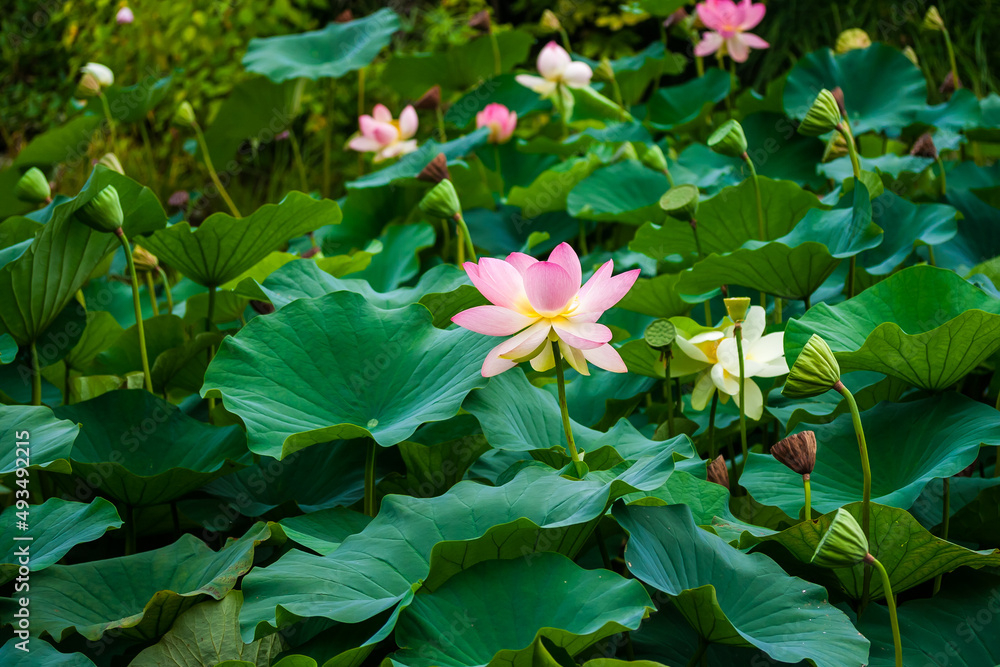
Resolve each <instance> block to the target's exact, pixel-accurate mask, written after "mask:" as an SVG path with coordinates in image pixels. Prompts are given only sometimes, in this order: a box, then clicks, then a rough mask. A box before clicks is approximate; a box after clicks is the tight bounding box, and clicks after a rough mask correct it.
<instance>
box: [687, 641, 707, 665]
mask: <svg viewBox="0 0 1000 667" xmlns="http://www.w3.org/2000/svg"><path fill="white" fill-rule="evenodd" d="M706 651H708V640H707V639H705V638H704V637H698V650H697V651H695V654H694V655H693V656H691V659H690V660H689V661H688V667H696V665H699V664H704V660H703V658H704V657H705V652H706Z"/></svg>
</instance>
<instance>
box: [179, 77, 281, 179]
mask: <svg viewBox="0 0 1000 667" xmlns="http://www.w3.org/2000/svg"><path fill="white" fill-rule="evenodd" d="M297 86H298V83H297V82H296V81H285V82H283V83H272V82H271V81H269V80H268V79H267V78H265V77H263V76H255V77H252V78H250V79H247V80H245V81H240V82H238V83H236V84H235V85H234V86H233V89H232V91H231V92H230V93H229V96H228V97H226V99H224V100H223V101H222V104H220V105H219V110H218V111H217V112H216V113H215V116H214V119H215V120H214V121H213V122H212V125H211V126H209V128H208V129H207V130H205V144H206V145H207V146H208V153H209V155H210V156H211V158H212V162H213V164H214V166H215V168H216V169H218V170H219V172H220V173H222V174H227V173H231V172H235V173H239V172H240V171H242V170H243V169H245V166H244V165H242V164H240V162H239V159H238V154H237V151H238V150H239V148H240V145H241V144H242V143H243V142H244V141H247V140H250V141H257V142H260V143H263V144H267V143H269V142H271V141H273V140H274V137H275V136H276V135H278V134H279V133H281V132H283V131H285V130H287V129H289V127H291V124H292V121H293V120H294V119H295V116H296V114H297V110H296V88H297ZM202 120H203V121H204V120H205V119H204V118H203V119H202ZM198 153H199V154H200V153H201V149H200V148H199V150H198Z"/></svg>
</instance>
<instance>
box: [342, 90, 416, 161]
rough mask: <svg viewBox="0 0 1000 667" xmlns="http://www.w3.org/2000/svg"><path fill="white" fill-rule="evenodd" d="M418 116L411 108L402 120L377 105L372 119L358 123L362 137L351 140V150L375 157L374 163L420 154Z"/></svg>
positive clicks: (366, 116) (402, 114) (365, 119)
mask: <svg viewBox="0 0 1000 667" xmlns="http://www.w3.org/2000/svg"><path fill="white" fill-rule="evenodd" d="M417 124H418V121H417V112H416V110H415V109H414V108H413V106H412V105H410V106H407V107H406V108H405V109H403V113H401V114H399V119H398V120H397V119H394V118H393V117H392V113H391V112H390V111H389V110H388V109H387V108H386V107H385V105H382V104H376V105H375V108H374V109H372V115H370V116H369V115H368V114H364V115H363V116H361V117H360V118H359V119H358V125H359V127H360V128H361V134H360V135H359V136H356V137H354V138H353V139H351V141H350V143H348V144H347V145H348V147H349V148H352V149H354V150H356V151H360V152H362V153H375V162H381V161H382V160H387V159H389V158H391V157H396V156H397V155H405V154H406V153H412V152H413V151H415V150H417V140H416V139H413V135H415V134H416V133H417Z"/></svg>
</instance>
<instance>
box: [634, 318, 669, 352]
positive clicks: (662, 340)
mask: <svg viewBox="0 0 1000 667" xmlns="http://www.w3.org/2000/svg"><path fill="white" fill-rule="evenodd" d="M642 337H643V338H644V339H645V340H646V344H647V345H649V346H650V347H651V348H653V349H654V350H661V351H662V350H667V349H669V348H670V346H671V345H673V343H674V339H675V338H677V329H676V328H675V327H674V323H673V322H671V321H670V320H668V319H667V318H665V317H664V318H660V319H658V320H653V321H652V322H650V324H649V326H648V327H646V331H645V333H643V335H642Z"/></svg>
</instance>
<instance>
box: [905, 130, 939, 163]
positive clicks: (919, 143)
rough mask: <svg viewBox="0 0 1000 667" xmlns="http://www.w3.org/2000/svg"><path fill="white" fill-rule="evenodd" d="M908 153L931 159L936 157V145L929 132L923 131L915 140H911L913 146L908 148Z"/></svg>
mask: <svg viewBox="0 0 1000 667" xmlns="http://www.w3.org/2000/svg"><path fill="white" fill-rule="evenodd" d="M910 155H914V156H916V157H929V158H931V159H932V160H936V159H937V157H938V151H937V146H935V145H934V139H933V137H931V133H930V132H924V133H923V134H921V135H920V136H919V137H918V138H917V140H916V141H914V142H913V147H912V148H910Z"/></svg>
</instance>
